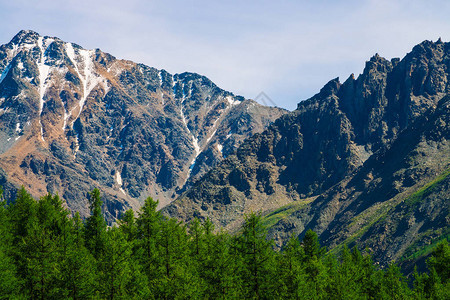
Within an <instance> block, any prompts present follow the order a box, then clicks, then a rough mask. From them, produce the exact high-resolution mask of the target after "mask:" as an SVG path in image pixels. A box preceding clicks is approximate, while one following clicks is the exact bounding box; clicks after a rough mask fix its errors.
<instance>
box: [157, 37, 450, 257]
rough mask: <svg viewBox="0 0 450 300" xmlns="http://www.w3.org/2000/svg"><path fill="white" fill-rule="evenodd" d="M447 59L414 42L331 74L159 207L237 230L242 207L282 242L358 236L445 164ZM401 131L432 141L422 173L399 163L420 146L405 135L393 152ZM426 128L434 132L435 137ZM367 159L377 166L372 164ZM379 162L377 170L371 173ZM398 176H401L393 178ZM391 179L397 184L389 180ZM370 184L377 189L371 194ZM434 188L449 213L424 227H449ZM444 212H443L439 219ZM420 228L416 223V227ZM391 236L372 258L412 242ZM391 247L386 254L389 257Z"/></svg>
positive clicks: (445, 49) (444, 193) (436, 46)
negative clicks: (387, 162)
mask: <svg viewBox="0 0 450 300" xmlns="http://www.w3.org/2000/svg"><path fill="white" fill-rule="evenodd" d="M449 66H450V44H449V43H443V42H441V41H440V40H439V41H438V42H436V43H433V42H430V41H425V42H423V43H421V44H419V45H417V46H415V47H414V48H413V50H412V51H411V52H410V53H409V54H407V55H406V56H405V57H404V58H403V59H401V60H400V59H392V60H390V61H389V60H386V59H384V58H382V57H380V56H379V55H375V56H373V57H372V58H371V59H370V61H368V62H367V63H366V66H365V68H364V71H363V73H362V74H361V75H359V76H358V77H357V78H355V76H354V75H353V74H352V75H351V76H350V77H349V78H348V79H347V80H346V81H345V82H344V83H341V82H340V81H339V79H334V80H331V81H330V82H328V83H327V84H326V85H325V86H324V87H323V88H322V89H321V90H320V92H319V93H318V94H317V95H315V96H313V97H312V98H310V99H308V100H306V101H302V102H300V103H299V104H298V108H297V110H295V111H293V112H292V113H289V114H286V115H284V116H282V117H280V118H279V119H278V120H277V121H275V122H274V124H272V125H271V126H270V127H269V128H268V129H267V130H266V131H264V132H263V133H261V134H256V135H254V136H253V137H251V138H249V139H248V140H246V141H245V142H244V143H243V144H242V145H241V146H240V147H239V148H238V150H237V152H236V154H234V155H231V156H229V157H227V159H225V160H224V161H223V162H222V163H220V164H219V166H218V167H216V168H214V169H212V170H211V171H209V172H208V173H207V174H206V175H205V176H204V177H203V178H202V180H200V181H198V182H197V183H196V184H195V185H194V186H193V187H192V188H191V189H189V190H188V191H187V192H186V193H184V194H183V195H182V196H181V197H180V198H179V199H177V200H176V201H174V202H172V203H171V205H169V206H168V207H166V208H164V211H165V213H167V214H169V215H170V216H175V217H178V218H180V219H183V220H185V221H189V220H191V219H192V218H194V217H199V218H206V217H209V218H211V219H212V220H213V222H215V223H216V224H218V225H221V226H222V227H225V228H227V229H230V230H235V229H237V228H238V227H239V224H240V222H241V221H242V218H243V215H244V214H245V213H248V212H250V211H261V212H262V213H263V215H265V216H266V217H265V220H266V222H267V224H268V225H269V226H270V227H271V228H272V229H271V231H270V232H271V236H272V237H274V238H275V239H276V241H277V243H278V245H279V246H282V244H283V243H284V242H285V241H286V239H287V238H288V237H290V235H291V234H292V233H295V234H297V235H299V236H302V234H304V232H305V231H306V230H307V229H309V228H311V229H314V230H315V231H317V232H318V233H319V234H320V236H321V239H322V241H323V242H324V243H325V245H327V246H331V247H336V246H338V245H340V243H342V242H354V241H355V239H356V238H360V234H362V232H365V231H364V230H367V229H368V228H369V226H371V225H373V224H372V223H370V222H369V220H372V221H373V222H375V219H374V218H369V217H368V216H375V215H376V213H380V211H379V206H380V205H381V206H383V207H384V206H385V208H386V209H387V207H389V208H392V209H393V207H396V204H397V203H399V202H398V201H400V202H401V201H402V199H405V197H408V196H409V195H410V194H412V193H413V192H414V190H417V189H420V187H421V185H424V184H426V183H427V182H433V180H435V178H436V177H438V176H441V175H442V174H445V172H446V170H448V168H449V166H450V156H449V152H448V137H449V132H448V113H449V110H448V104H446V103H447V102H446V101H445V100H442V99H444V98H445V97H446V96H447V95H448V93H449V89H450V87H449ZM439 101H441V104H439V107H438V103H440V102H439ZM443 102H444V103H443ZM437 107H438V108H437ZM435 110H436V112H435ZM433 114H437V115H433ZM424 116H425V117H424ZM426 116H428V117H426ZM432 116H434V117H432ZM423 118H431V119H433V120H434V118H436V120H439V121H438V124H436V126H437V125H439V126H438V127H436V128H438V129H437V130H435V132H434V133H433V134H431V133H430V132H431V131H430V132H424V131H423V129H424V126H425V124H426V121H424V120H423ZM419 119H420V120H419ZM431 119H430V120H431ZM417 124H422V125H420V126H419V125H417ZM414 126H415V127H414ZM413 128H414V129H413ZM408 132H409V133H408ZM407 133H408V134H409V135H408V136H409V138H410V139H412V137H413V136H414V140H416V141H417V140H418V141H421V143H423V142H424V141H425V144H426V143H427V141H429V143H430V144H431V145H432V146H430V147H425V150H424V151H422V152H420V153H422V154H421V155H423V156H425V157H427V158H429V160H430V161H431V162H428V163H427V168H428V170H427V171H426V172H425V171H424V172H419V171H417V170H416V169H414V167H413V165H406V166H405V165H403V161H404V160H408V159H412V160H417V159H418V158H415V157H416V156H415V155H414V153H415V152H414V151H418V150H417V149H419V148H420V147H421V146H420V145H421V144H420V143H419V142H416V143H414V142H411V143H410V144H409V146H410V148H409V152H408V151H403V152H401V151H399V149H400V148H401V147H402V146H403V147H405V146H406V145H407V143H406V142H405V138H404V136H405V135H406V134H407ZM430 135H431V136H434V135H438V136H439V140H434V138H432V137H430ZM396 143H397V144H396ZM394 145H397V146H394ZM391 147H392V149H396V150H390V151H391V152H389V153H392V154H391V155H393V156H395V155H397V157H395V159H394V158H392V164H393V166H391V168H389V169H386V168H384V167H383V163H384V161H383V160H382V159H381V157H382V155H383V153H385V152H386V151H388V150H389V149H391ZM426 161H427V160H426ZM374 162H375V163H374ZM373 164H375V165H373ZM368 165H371V166H372V168H374V170H373V171H368V170H367V168H368V167H367V166H368ZM383 168H384V169H383ZM375 169H376V170H377V172H379V174H378V173H377V174H375V173H373V172H375ZM381 170H383V171H381ZM399 174H402V175H401V176H404V177H405V178H404V180H399V179H398V176H400V175H399ZM390 179H392V180H394V182H395V183H392V184H393V185H394V186H391V185H389V184H387V183H386V182H389V180H390ZM358 180H359V181H358ZM356 181H357V182H358V184H357V185H356V186H355V185H354V184H355V182H356ZM349 182H350V183H351V184H349ZM380 182H381V185H380ZM444 183H445V181H444ZM383 187H384V188H383ZM388 187H389V188H388ZM440 187H441V186H440ZM371 189H373V190H374V191H377V192H376V193H373V194H372V193H371V192H370V191H371ZM369 195H370V196H369ZM440 195H441V196H436V197H434V196H432V197H431V198H427V199H435V202H434V203H435V207H436V209H438V210H439V209H441V210H442V211H444V212H446V213H443V214H442V213H441V214H440V215H439V217H437V218H438V219H439V220H440V221H439V222H434V223H433V222H431V221H430V219H427V217H425V220H422V221H423V224H431V223H433V224H439V225H436V228H434V229H433V230H432V231H433V232H435V233H436V232H441V233H442V229H443V228H445V226H447V228H448V225H449V224H448V204H447V206H446V205H444V203H445V201H443V200H446V199H448V198H449V191H448V188H447V189H446V188H445V185H444V188H443V190H441V191H440ZM374 197H378V199H377V200H376V201H375V200H374ZM394 199H395V200H394ZM399 199H400V200H399ZM447 202H448V201H447ZM350 204H351V205H350ZM347 205H349V206H347ZM387 211H389V210H387ZM383 212H384V213H386V211H385V210H383ZM445 214H447V217H446V218H447V219H445V218H444V219H442V218H443V217H442V215H445ZM399 218H400V217H399ZM362 220H364V221H362ZM422 221H421V222H422ZM368 222H369V223H368ZM386 222H388V221H386ZM411 222H413V221H411ZM427 222H428V223H427ZM413 223H414V222H413ZM350 224H351V226H350ZM355 224H357V225H355ZM346 226H350V227H351V230H350V229H347V228H346ZM427 226H428V225H427ZM425 227H426V226H425ZM425 227H423V228H425ZM377 228H378V227H377ZM420 228H421V227H420V226H418V227H416V229H417V230H418V232H420V230H421V229H420ZM372 230H373V231H370V232H373V234H370V236H368V235H367V234H368V233H367V234H366V235H365V238H363V239H360V240H359V241H360V242H361V243H362V244H366V245H369V246H370V247H374V248H377V247H378V246H376V245H375V244H370V243H369V242H368V241H369V239H370V240H375V239H376V237H377V234H376V232H378V233H379V232H380V229H372ZM444 231H445V230H444ZM400 232H404V233H405V234H406V235H411V234H412V233H406V231H400ZM399 234H401V233H399ZM441 236H442V235H441ZM366 241H367V243H366ZM389 241H390V240H389V239H386V241H385V242H383V243H385V244H384V246H383V247H381V246H380V247H378V248H377V250H376V251H378V252H376V253H377V254H376V258H377V259H379V260H380V259H381V258H382V257H384V259H386V260H389V259H397V258H399V255H401V253H405V251H404V250H405V249H406V248H407V247H409V246H410V245H412V244H413V243H415V242H418V240H415V239H414V238H409V239H408V238H405V239H403V240H402V242H399V243H400V244H401V246H400V248H401V249H402V251H403V252H402V251H397V252H396V253H395V255H393V254H392V253H393V252H392V251H393V250H392V248H390V247H389V246H386V245H388V243H389ZM388 249H391V250H388ZM388 251H391V252H392V253H391V254H392V255H390V256H389V255H385V254H386V253H387V252H388Z"/></svg>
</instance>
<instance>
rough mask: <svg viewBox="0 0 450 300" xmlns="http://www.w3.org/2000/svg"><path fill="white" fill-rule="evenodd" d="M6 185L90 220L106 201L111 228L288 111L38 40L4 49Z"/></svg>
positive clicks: (0, 152) (1, 161)
mask: <svg viewBox="0 0 450 300" xmlns="http://www.w3.org/2000/svg"><path fill="white" fill-rule="evenodd" d="M0 72H1V78H0V184H1V185H3V186H4V188H5V189H6V195H7V197H9V198H13V197H14V193H15V190H16V188H17V187H18V186H20V185H24V186H25V188H27V190H29V191H30V192H31V193H32V194H33V195H34V196H35V197H39V196H42V195H44V194H45V193H47V192H51V193H58V194H59V195H60V196H61V197H62V198H63V199H64V200H65V202H66V205H67V207H68V208H70V209H71V210H72V211H80V212H81V214H82V215H83V216H86V215H87V214H88V213H89V209H88V207H89V206H88V202H87V196H86V193H87V192H88V191H90V190H92V189H93V188H94V187H98V188H99V189H100V190H102V192H103V193H104V195H103V196H104V197H103V200H104V202H105V214H106V216H107V218H108V220H109V221H112V220H114V219H115V218H116V217H118V215H119V213H120V212H121V211H123V210H124V209H127V208H130V207H132V208H137V207H139V206H140V202H141V201H142V200H143V199H144V198H146V197H147V196H153V197H155V198H157V199H159V201H160V206H161V207H162V206H164V205H167V204H168V203H169V202H170V201H172V200H173V199H175V197H176V196H177V195H178V194H179V193H181V192H182V191H184V190H185V189H186V188H187V187H188V186H190V185H191V184H192V182H193V181H195V180H196V179H197V178H199V177H200V176H201V175H202V174H204V173H205V172H206V171H207V170H209V169H210V168H211V167H213V166H215V165H216V164H218V162H220V161H221V160H222V159H223V158H224V157H227V156H228V155H230V154H231V153H233V152H234V150H235V149H236V148H237V147H238V145H239V144H240V143H241V142H242V141H243V140H244V139H245V138H247V137H249V136H251V135H253V134H255V133H258V132H261V131H263V130H264V129H265V128H266V127H267V126H268V125H269V124H270V123H271V122H272V121H274V120H275V119H277V118H278V117H280V116H281V115H283V114H284V113H286V111H285V110H282V109H278V108H272V107H265V106H261V105H259V104H257V103H256V102H254V101H252V100H246V99H244V98H243V97H240V96H235V95H233V94H232V93H230V92H227V91H224V90H222V89H220V88H219V87H217V86H216V85H215V84H214V83H213V82H211V81H210V80H209V79H208V78H206V77H204V76H201V75H198V74H195V73H182V74H175V75H172V74H170V73H168V72H167V71H165V70H157V69H155V68H152V67H148V66H146V65H143V64H137V63H134V62H131V61H127V60H120V59H116V58H115V57H114V56H112V55H110V54H108V53H105V52H102V51H100V50H99V49H96V50H86V49H83V48H82V47H80V46H79V45H76V44H73V43H67V42H63V41H62V40H60V39H58V38H55V37H48V36H40V35H39V34H38V33H36V32H33V31H21V32H19V33H18V34H17V35H16V36H15V37H14V38H13V39H12V40H11V41H10V42H9V43H8V44H5V45H2V46H0Z"/></svg>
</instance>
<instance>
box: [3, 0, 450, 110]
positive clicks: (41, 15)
mask: <svg viewBox="0 0 450 300" xmlns="http://www.w3.org/2000/svg"><path fill="white" fill-rule="evenodd" d="M449 9H450V4H449V3H448V1H444V0H428V1H415V0H409V1H403V0H398V1H395V0H391V1H385V0H371V1H325V0H318V1H265V0H262V1H212V0H210V1H164V2H163V1H144V0H127V1H112V0H109V1H103V0H97V1H95V0H90V1H88V0H77V1H74V0H69V1H67V0H66V1H56V0H54V1H50V0H41V1H26V0H14V1H10V0H0V24H1V26H2V32H1V33H0V43H6V42H8V41H9V40H10V39H11V38H12V37H13V36H14V34H16V33H17V32H18V31H19V30H20V29H33V30H35V31H38V32H39V33H40V34H44V35H50V36H58V37H60V38H61V39H63V40H66V41H71V42H76V43H78V44H80V45H81V46H83V47H86V48H101V49H102V50H104V51H106V52H109V53H111V54H113V55H115V56H116V57H118V58H125V59H130V60H133V61H137V62H142V63H145V64H147V65H151V66H154V67H157V68H164V69H166V70H168V71H169V72H172V73H176V72H183V71H192V72H197V73H201V74H203V75H205V76H207V77H209V78H210V79H211V80H213V81H214V82H216V83H217V84H218V85H219V86H220V87H222V88H224V89H227V90H230V91H232V92H234V93H237V94H242V95H243V96H245V97H247V98H252V97H255V96H256V95H257V94H258V93H259V92H260V91H265V92H266V93H267V94H268V95H269V96H270V97H271V98H272V99H273V100H274V101H275V102H276V103H277V104H279V105H280V106H283V107H287V108H289V109H293V108H295V105H296V103H297V102H299V101H300V100H302V99H305V98H308V97H310V96H312V95H313V94H314V93H315V92H317V91H318V90H319V89H320V88H321V86H322V85H323V84H325V83H326V82H327V81H328V80H329V79H332V78H334V77H337V76H340V77H341V80H345V79H346V78H347V77H348V76H349V74H351V73H355V74H358V73H360V72H362V69H363V67H364V62H365V61H366V60H367V59H369V58H370V57H371V56H372V55H373V54H375V53H376V52H378V53H379V54H380V55H382V56H385V57H387V58H392V57H401V56H403V55H405V54H406V53H407V52H408V51H410V49H411V48H412V47H413V46H414V45H415V44H417V43H419V42H421V41H423V40H425V39H432V40H436V39H437V38H439V37H442V39H443V40H445V41H450V21H449V18H448V12H449V11H450V10H449Z"/></svg>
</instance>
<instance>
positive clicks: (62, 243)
mask: <svg viewBox="0 0 450 300" xmlns="http://www.w3.org/2000/svg"><path fill="white" fill-rule="evenodd" d="M101 208H102V201H101V195H100V192H99V190H97V189H95V190H93V191H92V192H91V193H90V209H91V215H90V217H88V218H87V219H86V220H84V221H83V220H81V218H80V216H79V215H78V214H75V215H74V216H73V217H72V216H69V215H70V213H69V211H68V210H67V209H65V208H64V207H63V206H62V201H61V200H60V199H59V197H58V196H57V195H51V194H48V195H46V196H44V197H42V198H41V199H40V200H39V201H35V200H34V199H33V198H32V197H31V195H30V194H28V193H27V191H26V190H25V189H24V188H22V189H21V190H20V191H19V192H18V195H17V198H16V200H15V201H14V202H13V203H9V204H7V203H6V202H5V201H4V200H2V205H1V206H0V298H1V299H185V298H192V299H424V298H431V299H450V281H449V277H450V269H449V266H450V250H449V245H448V241H444V242H442V243H440V244H439V245H438V246H437V247H436V248H435V249H434V251H433V253H432V256H430V258H428V260H427V267H428V270H427V272H424V273H418V272H417V271H416V272H414V274H413V276H412V277H411V278H406V277H405V276H404V275H402V273H401V272H400V269H399V267H398V266H396V265H395V264H393V265H390V266H389V267H386V268H379V267H378V266H377V265H376V264H375V263H374V262H373V261H372V260H371V257H370V255H366V254H361V253H360V252H359V251H358V249H357V248H356V247H355V248H353V249H351V250H349V249H348V248H346V247H344V249H343V251H342V252H341V254H340V255H339V256H337V257H336V256H333V255H331V254H327V253H326V250H325V249H324V248H323V247H321V246H320V244H319V240H318V237H317V235H316V234H315V233H314V232H312V231H308V232H307V233H306V235H305V236H304V238H303V240H302V241H299V240H298V239H297V238H292V239H291V240H290V241H289V242H288V244H287V245H286V246H285V248H284V249H283V250H282V251H275V250H273V243H272V242H271V241H270V240H267V239H266V233H265V228H264V227H263V226H262V224H261V221H260V219H261V217H260V216H259V215H258V214H250V215H248V216H246V218H245V220H244V223H243V226H242V229H241V230H240V232H239V234H236V235H230V234H228V233H226V232H223V231H217V230H215V229H214V226H213V224H212V223H211V222H210V221H209V220H206V221H204V222H200V221H198V220H194V221H193V222H191V223H190V224H189V226H186V225H183V224H181V223H179V222H177V221H176V220H174V219H169V218H166V217H164V216H163V215H162V214H161V213H159V212H158V211H157V210H156V208H157V202H156V201H153V200H152V199H151V198H148V199H147V200H146V201H145V203H144V205H143V206H142V208H141V209H140V211H139V212H137V213H135V212H133V211H132V210H129V211H127V212H125V213H124V214H123V216H122V218H121V219H120V220H119V221H118V223H117V225H115V226H112V227H108V226H107V224H106V222H105V220H104V218H103V214H102V209H101Z"/></svg>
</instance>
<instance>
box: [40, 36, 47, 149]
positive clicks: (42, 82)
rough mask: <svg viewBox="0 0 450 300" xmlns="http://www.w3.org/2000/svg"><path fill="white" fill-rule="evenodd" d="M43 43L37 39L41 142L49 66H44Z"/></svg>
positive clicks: (42, 40)
mask: <svg viewBox="0 0 450 300" xmlns="http://www.w3.org/2000/svg"><path fill="white" fill-rule="evenodd" d="M44 42H47V41H44V38H43V37H41V36H40V37H39V39H38V47H39V49H40V50H41V56H40V59H39V61H38V62H37V66H38V69H39V126H40V128H41V130H40V131H41V140H42V141H43V142H45V139H44V129H43V128H42V121H41V117H42V110H43V108H44V103H45V100H44V96H45V91H46V89H47V85H46V80H47V77H48V75H49V73H50V66H49V65H46V64H45V51H46V49H47V48H46V47H45V44H44Z"/></svg>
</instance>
